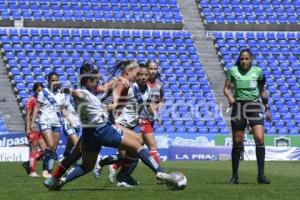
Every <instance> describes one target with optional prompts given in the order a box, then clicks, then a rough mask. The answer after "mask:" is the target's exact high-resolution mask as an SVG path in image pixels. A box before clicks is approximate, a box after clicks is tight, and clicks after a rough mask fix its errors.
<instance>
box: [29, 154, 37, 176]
mask: <svg viewBox="0 0 300 200" xmlns="http://www.w3.org/2000/svg"><path fill="white" fill-rule="evenodd" d="M36 154H37V152H36V151H33V152H30V155H29V166H30V172H35V171H36Z"/></svg>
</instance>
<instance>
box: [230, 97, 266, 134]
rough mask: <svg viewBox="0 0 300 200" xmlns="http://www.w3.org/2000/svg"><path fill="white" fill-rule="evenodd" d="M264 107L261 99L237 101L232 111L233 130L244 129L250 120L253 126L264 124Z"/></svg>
mask: <svg viewBox="0 0 300 200" xmlns="http://www.w3.org/2000/svg"><path fill="white" fill-rule="evenodd" d="M263 108H264V106H263V104H262V103H261V102H259V101H237V102H236V103H235V104H234V105H233V107H232V112H231V128H232V130H233V131H244V130H245V128H246V126H247V123H248V122H249V124H250V126H251V127H254V126H256V125H264V117H263Z"/></svg>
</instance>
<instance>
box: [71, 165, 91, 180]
mask: <svg viewBox="0 0 300 200" xmlns="http://www.w3.org/2000/svg"><path fill="white" fill-rule="evenodd" d="M86 173H87V172H86V170H85V169H84V167H83V166H82V165H76V166H75V167H73V168H72V169H71V170H70V171H69V172H68V174H67V175H66V182H70V181H72V180H74V179H76V178H79V177H81V176H83V175H85V174H86Z"/></svg>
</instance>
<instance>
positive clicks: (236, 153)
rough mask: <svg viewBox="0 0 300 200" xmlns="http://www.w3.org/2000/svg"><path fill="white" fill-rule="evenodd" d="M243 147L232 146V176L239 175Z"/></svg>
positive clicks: (236, 176)
mask: <svg viewBox="0 0 300 200" xmlns="http://www.w3.org/2000/svg"><path fill="white" fill-rule="evenodd" d="M241 151H242V150H241V149H238V148H234V147H233V148H232V151H231V162H232V176H233V177H235V178H238V177H239V173H238V170H239V164H240V157H241Z"/></svg>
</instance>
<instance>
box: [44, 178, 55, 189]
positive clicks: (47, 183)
mask: <svg viewBox="0 0 300 200" xmlns="http://www.w3.org/2000/svg"><path fill="white" fill-rule="evenodd" d="M55 182H56V179H55V178H53V177H52V176H51V177H50V178H47V179H46V180H45V181H44V185H45V186H46V187H47V188H48V189H49V190H50V188H51V187H52V186H53V185H54V184H55Z"/></svg>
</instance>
